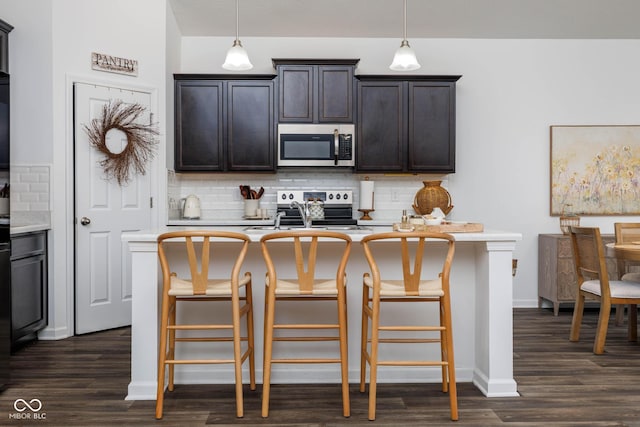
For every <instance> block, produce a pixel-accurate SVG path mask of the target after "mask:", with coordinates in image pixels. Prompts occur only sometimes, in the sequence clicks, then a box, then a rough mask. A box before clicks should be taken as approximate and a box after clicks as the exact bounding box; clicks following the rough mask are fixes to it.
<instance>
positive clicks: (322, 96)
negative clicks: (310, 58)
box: [317, 65, 353, 123]
mask: <svg viewBox="0 0 640 427" xmlns="http://www.w3.org/2000/svg"><path fill="white" fill-rule="evenodd" d="M317 112H318V122H320V123H352V122H353V67H352V66H342V65H321V66H319V67H318V107H317Z"/></svg>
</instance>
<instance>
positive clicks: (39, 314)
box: [11, 232, 48, 350]
mask: <svg viewBox="0 0 640 427" xmlns="http://www.w3.org/2000/svg"><path fill="white" fill-rule="evenodd" d="M46 242H47V239H46V235H45V233H44V232H38V233H31V234H26V235H20V236H15V237H12V238H11V246H12V247H11V348H12V349H13V350H15V349H17V348H18V347H19V343H20V342H21V341H22V342H24V341H26V340H27V339H32V338H35V333H36V332H38V331H39V330H40V329H42V328H44V327H45V326H46V325H47V304H48V300H47V253H46Z"/></svg>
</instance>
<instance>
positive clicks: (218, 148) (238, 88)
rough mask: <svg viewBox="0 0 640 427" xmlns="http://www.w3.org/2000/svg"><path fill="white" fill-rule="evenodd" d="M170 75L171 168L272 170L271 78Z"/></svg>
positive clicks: (184, 170)
mask: <svg viewBox="0 0 640 427" xmlns="http://www.w3.org/2000/svg"><path fill="white" fill-rule="evenodd" d="M174 79H175V162H174V165H175V170H176V171H178V172H226V171H275V152H276V150H275V145H274V144H275V123H276V122H275V117H276V116H275V114H276V113H275V95H274V92H275V87H274V82H273V79H274V76H272V75H268V76H261V75H245V76H235V75H234V76H227V75H224V76H222V75H202V74H198V75H190V74H180V75H178V74H176V75H175V76H174Z"/></svg>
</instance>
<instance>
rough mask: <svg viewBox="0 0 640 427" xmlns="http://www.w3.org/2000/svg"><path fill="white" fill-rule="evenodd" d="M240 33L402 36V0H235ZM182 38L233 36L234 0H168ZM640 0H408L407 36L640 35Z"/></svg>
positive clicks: (545, 36) (285, 35) (588, 36)
mask: <svg viewBox="0 0 640 427" xmlns="http://www.w3.org/2000/svg"><path fill="white" fill-rule="evenodd" d="M238 1H239V8H240V18H239V21H240V27H239V31H240V38H241V39H242V38H243V37H341V38H344V37H383V38H393V37H397V38H400V39H401V38H402V19H403V15H402V0H238ZM169 2H170V4H171V6H172V8H173V11H174V14H175V17H176V20H177V22H178V26H179V27H180V30H181V32H182V34H183V36H207V37H220V36H229V37H233V36H234V35H235V32H236V28H235V23H236V19H235V0H169ZM639 17H640V1H639V0H407V38H408V39H409V40H411V39H412V38H510V39H513V38H516V39H517V38H574V39H575V38H578V39H585V38H586V39H597V38H603V39H640V25H638V18H639Z"/></svg>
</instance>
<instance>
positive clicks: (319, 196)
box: [276, 190, 358, 225]
mask: <svg viewBox="0 0 640 427" xmlns="http://www.w3.org/2000/svg"><path fill="white" fill-rule="evenodd" d="M276 194H277V195H276V197H277V199H278V203H277V212H278V214H282V213H284V216H283V217H282V218H281V219H280V224H282V225H304V224H303V221H302V216H301V215H300V211H299V209H298V208H297V207H295V206H291V203H292V202H298V203H309V202H310V201H314V200H320V201H321V202H322V206H323V208H324V219H314V220H313V224H314V225H355V224H357V223H358V220H356V219H354V218H353V191H351V190H285V191H278V192H277V193H276Z"/></svg>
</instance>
